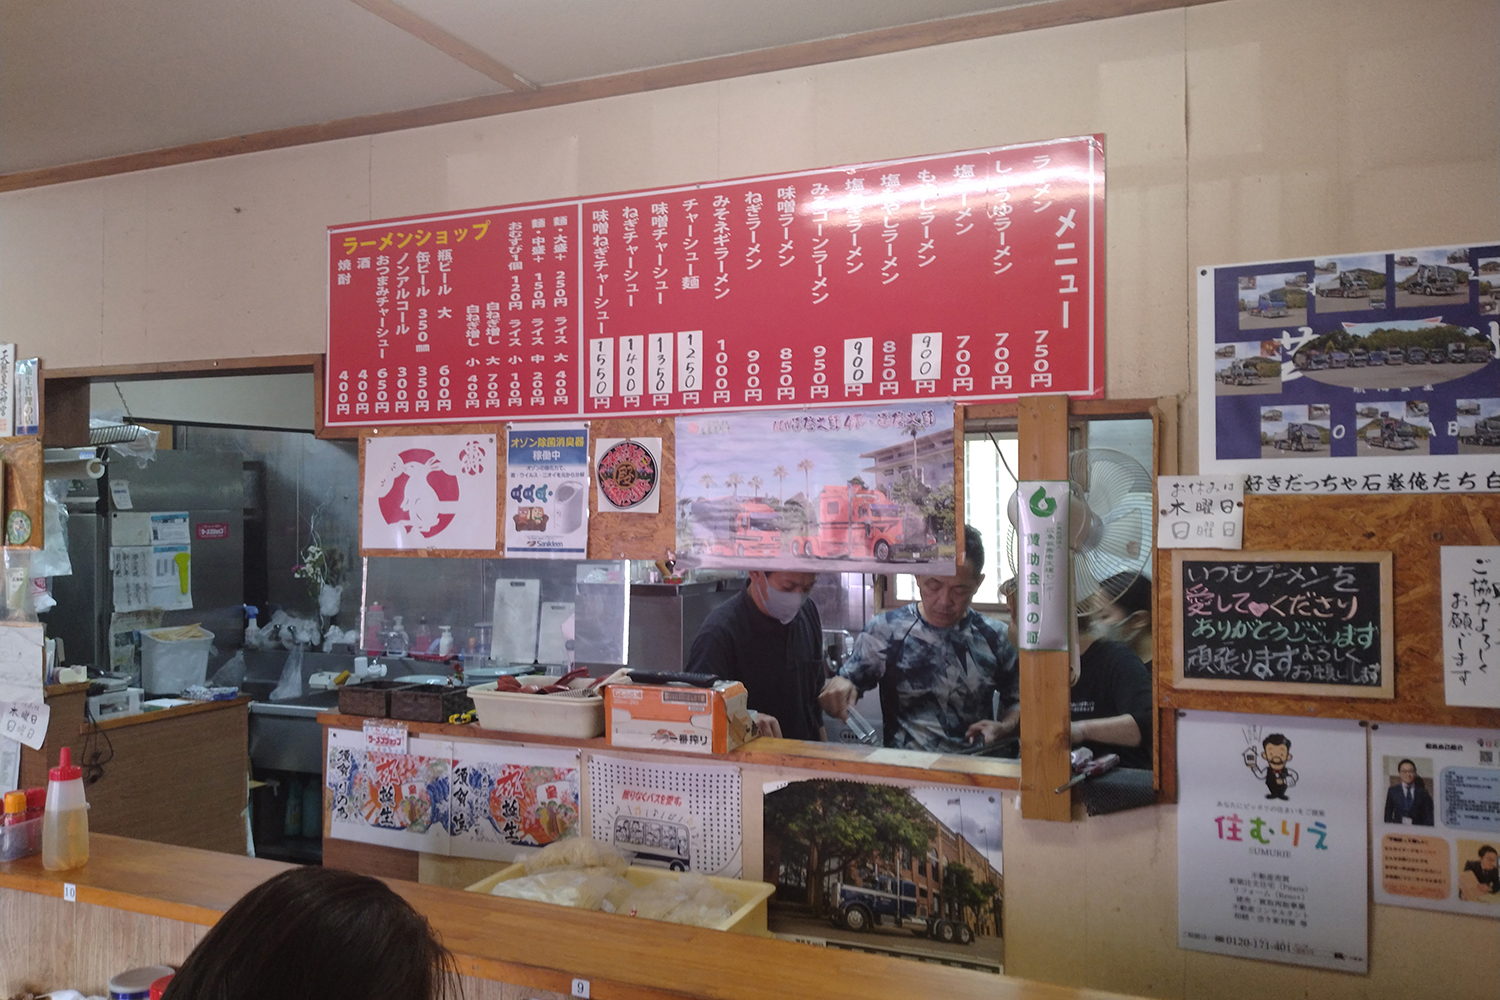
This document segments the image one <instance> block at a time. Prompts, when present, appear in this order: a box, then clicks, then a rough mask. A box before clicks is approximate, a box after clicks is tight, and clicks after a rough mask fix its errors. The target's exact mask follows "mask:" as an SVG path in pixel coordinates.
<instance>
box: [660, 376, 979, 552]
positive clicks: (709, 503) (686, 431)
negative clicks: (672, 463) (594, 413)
mask: <svg viewBox="0 0 1500 1000" xmlns="http://www.w3.org/2000/svg"><path fill="white" fill-rule="evenodd" d="M953 409H954V408H953V402H952V401H951V400H943V401H941V402H935V403H929V404H921V405H912V406H896V405H892V406H866V407H857V408H850V409H830V410H806V411H802V410H762V411H757V412H752V413H725V414H719V415H717V416H711V417H678V418H677V441H676V458H677V550H678V553H679V555H678V564H679V565H681V566H694V567H696V566H704V567H728V568H751V569H765V570H773V569H779V570H795V571H802V572H846V573H871V572H875V573H882V572H890V570H889V568H888V567H887V564H889V563H897V562H900V563H910V564H912V566H913V569H912V570H911V572H920V573H923V574H935V575H938V576H946V575H951V574H952V573H953V572H954V569H953V567H954V560H955V558H956V551H957V550H956V547H955V544H956V543H955V537H954V513H953V512H954V506H953V503H954V493H953V490H954V462H953V454H954V453H953Z"/></svg>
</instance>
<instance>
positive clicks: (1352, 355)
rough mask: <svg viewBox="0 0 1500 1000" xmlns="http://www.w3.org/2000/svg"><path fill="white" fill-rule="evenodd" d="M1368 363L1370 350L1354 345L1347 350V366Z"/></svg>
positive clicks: (1360, 366) (1363, 365)
mask: <svg viewBox="0 0 1500 1000" xmlns="http://www.w3.org/2000/svg"><path fill="white" fill-rule="evenodd" d="M1369 363H1370V352H1369V351H1367V350H1365V349H1364V348H1363V347H1356V348H1354V349H1353V350H1352V351H1350V352H1349V367H1350V368H1363V367H1365V366H1366V365H1368V364H1369Z"/></svg>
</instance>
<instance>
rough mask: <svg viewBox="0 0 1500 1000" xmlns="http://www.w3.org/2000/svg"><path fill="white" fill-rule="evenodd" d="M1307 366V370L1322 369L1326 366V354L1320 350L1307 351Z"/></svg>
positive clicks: (1316, 370)
mask: <svg viewBox="0 0 1500 1000" xmlns="http://www.w3.org/2000/svg"><path fill="white" fill-rule="evenodd" d="M1307 367H1308V370H1309V371H1315V372H1318V371H1323V370H1324V369H1326V368H1327V367H1328V355H1326V354H1324V353H1323V352H1322V351H1308V352H1307Z"/></svg>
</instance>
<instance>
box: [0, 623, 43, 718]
mask: <svg viewBox="0 0 1500 1000" xmlns="http://www.w3.org/2000/svg"><path fill="white" fill-rule="evenodd" d="M42 639H43V634H42V626H41V625H20V624H9V623H6V624H4V625H0V701H41V700H42V667H43V664H42Z"/></svg>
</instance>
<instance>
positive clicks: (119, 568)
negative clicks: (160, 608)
mask: <svg viewBox="0 0 1500 1000" xmlns="http://www.w3.org/2000/svg"><path fill="white" fill-rule="evenodd" d="M109 568H110V571H111V572H112V573H113V575H114V598H115V610H116V611H141V610H143V609H145V608H149V607H151V606H152V602H151V573H152V562H151V546H149V545H129V546H116V547H114V548H112V549H110V550H109Z"/></svg>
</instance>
